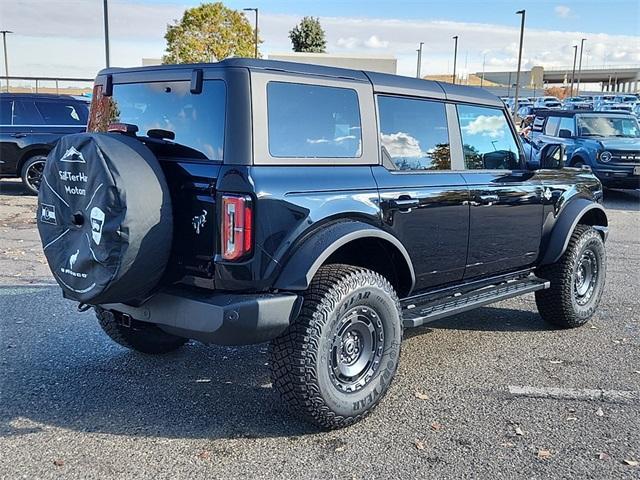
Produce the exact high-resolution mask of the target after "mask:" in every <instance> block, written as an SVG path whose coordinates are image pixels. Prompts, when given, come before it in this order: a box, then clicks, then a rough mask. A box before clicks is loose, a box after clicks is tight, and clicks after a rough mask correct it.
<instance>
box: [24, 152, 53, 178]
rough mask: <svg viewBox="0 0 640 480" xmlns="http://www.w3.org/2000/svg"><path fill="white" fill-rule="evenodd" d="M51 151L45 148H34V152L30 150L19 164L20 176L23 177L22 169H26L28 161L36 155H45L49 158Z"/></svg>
mask: <svg viewBox="0 0 640 480" xmlns="http://www.w3.org/2000/svg"><path fill="white" fill-rule="evenodd" d="M50 151H51V149H50V148H49V149H46V148H43V147H40V148H34V149H33V150H29V151H28V152H27V153H25V154H24V155H23V156H22V158H21V159H20V161H19V162H18V168H17V170H18V172H17V173H18V175H22V168H23V167H24V164H25V163H27V161H28V160H29V159H30V158H32V157H35V156H36V155H44V156H47V155H49V152H50Z"/></svg>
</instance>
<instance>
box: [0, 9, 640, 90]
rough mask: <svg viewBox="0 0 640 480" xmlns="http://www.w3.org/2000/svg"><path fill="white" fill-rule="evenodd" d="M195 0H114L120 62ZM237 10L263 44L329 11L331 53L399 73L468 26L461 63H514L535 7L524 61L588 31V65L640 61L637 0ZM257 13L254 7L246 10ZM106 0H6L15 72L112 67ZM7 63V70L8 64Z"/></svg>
mask: <svg viewBox="0 0 640 480" xmlns="http://www.w3.org/2000/svg"><path fill="white" fill-rule="evenodd" d="M200 3H201V2H200V1H196V0H109V5H110V27H111V28H110V38H111V46H112V48H111V58H112V65H115V66H136V65H140V64H141V61H142V58H160V57H161V56H162V54H163V52H164V47H165V43H164V38H163V37H164V33H165V31H166V27H167V24H169V23H172V22H173V21H174V20H175V19H177V18H179V17H181V15H182V13H183V12H184V10H185V9H186V8H189V7H192V6H196V5H199V4H200ZM224 3H225V4H226V5H227V6H229V7H231V8H236V9H242V8H243V7H258V8H259V9H260V35H261V38H262V39H263V44H262V45H261V53H262V54H263V56H268V55H269V54H270V53H281V52H287V51H290V50H291V44H290V41H289V39H288V32H289V30H290V29H291V28H292V27H293V26H294V25H295V24H296V23H297V22H298V21H299V20H300V18H301V17H302V16H305V15H312V16H317V17H320V21H321V23H322V25H323V27H324V29H325V31H326V36H327V50H328V52H329V53H337V54H349V55H373V56H393V57H395V58H397V59H398V73H400V74H404V75H413V74H415V62H416V48H417V45H418V43H419V42H421V41H422V42H424V44H425V45H424V54H423V63H422V65H423V74H446V73H450V72H451V70H452V58H451V52H452V40H451V37H452V36H453V35H459V36H460V40H459V52H458V53H459V57H458V58H459V60H458V72H478V71H480V70H481V68H482V65H483V63H484V64H485V67H486V70H488V71H491V70H494V71H496V70H512V69H515V66H516V63H517V52H518V36H519V19H520V17H519V16H517V15H515V11H516V10H518V9H520V8H525V9H526V10H527V21H526V30H525V42H524V55H523V65H524V68H530V67H531V66H534V65H542V66H545V67H547V68H561V67H562V68H564V67H565V66H567V65H570V64H571V62H572V60H573V47H572V46H573V45H575V44H576V43H579V42H580V39H581V38H587V39H588V40H587V42H586V43H585V58H584V64H585V67H589V66H607V67H610V66H613V65H620V66H622V65H640V37H639V32H638V28H639V26H638V25H639V23H640V21H639V19H640V2H639V1H638V0H633V1H630V0H600V1H594V0H582V1H577V0H558V1H551V0H526V1H524V0H523V1H519V0H510V1H507V0H494V1H488V0H486V1H460V0H448V1H442V0H435V1H416V0H388V1H380V0H368V1H365V0H351V1H348V0H342V1H338V0H322V1H320V0H315V1H311V0H296V1H284V0H227V1H225V2H224ZM247 16H248V18H249V20H250V21H251V22H253V13H251V12H249V13H248V14H247ZM102 28H103V26H102V0H0V29H8V30H13V31H14V32H15V33H14V34H12V35H10V36H9V37H8V38H7V42H8V44H9V49H8V50H9V63H10V73H11V74H13V75H25V76H27V75H33V76H36V75H39V76H71V77H86V78H91V77H93V76H94V75H95V73H96V72H97V71H98V70H99V69H100V68H102V67H103V66H104V43H103V30H102ZM0 72H2V73H4V68H3V66H2V67H0Z"/></svg>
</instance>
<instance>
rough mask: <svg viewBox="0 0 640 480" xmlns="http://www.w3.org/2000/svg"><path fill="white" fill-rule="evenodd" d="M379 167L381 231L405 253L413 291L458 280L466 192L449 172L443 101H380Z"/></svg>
mask: <svg viewBox="0 0 640 480" xmlns="http://www.w3.org/2000/svg"><path fill="white" fill-rule="evenodd" d="M377 100H378V112H379V119H380V140H381V145H382V147H381V148H382V156H383V165H382V166H378V167H374V168H373V173H374V176H375V179H376V182H377V183H378V188H379V192H380V203H381V207H382V212H383V227H384V228H385V229H387V230H389V231H390V232H391V233H392V234H393V235H395V236H396V237H397V238H398V239H399V240H400V241H401V242H402V244H403V245H404V246H405V247H406V249H407V251H408V252H409V256H410V257H411V260H412V262H413V266H414V269H415V273H416V285H415V288H414V292H419V291H421V290H425V289H428V288H430V287H434V286H439V285H443V284H447V283H451V282H455V281H459V280H462V277H463V275H464V270H465V260H466V256H467V240H468V234H469V206H468V205H467V202H468V199H469V197H468V189H467V186H466V184H465V181H464V178H463V176H462V174H461V173H460V172H453V171H451V156H450V143H449V132H448V126H447V116H446V113H445V111H446V108H445V104H444V103H443V102H439V101H433V100H423V99H416V98H404V97H395V96H386V95H384V96H383V95H380V96H378V99H377Z"/></svg>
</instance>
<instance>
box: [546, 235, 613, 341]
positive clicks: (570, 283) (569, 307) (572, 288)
mask: <svg viewBox="0 0 640 480" xmlns="http://www.w3.org/2000/svg"><path fill="white" fill-rule="evenodd" d="M606 267H607V264H606V253H605V249H604V242H603V241H602V237H601V236H600V234H599V233H598V232H597V231H596V230H595V229H594V228H593V227H590V226H589V225H578V226H577V227H576V229H575V230H574V231H573V234H572V235H571V239H570V240H569V245H568V246H567V250H566V251H565V253H564V254H563V255H562V257H560V259H559V260H558V261H557V262H556V263H554V264H553V265H548V266H545V267H543V268H541V269H539V271H538V276H540V277H542V278H546V279H548V280H550V281H551V287H550V288H549V289H547V290H539V291H537V292H536V305H537V306H538V311H539V312H540V315H541V316H542V318H544V319H545V320H546V321H548V322H551V323H553V324H555V325H559V326H561V327H565V328H574V327H579V326H582V325H584V324H585V323H587V322H588V321H589V319H590V318H591V317H592V316H593V314H594V313H595V311H596V308H597V307H598V304H599V303H600V298H601V297H602V291H603V289H604V284H605V277H606Z"/></svg>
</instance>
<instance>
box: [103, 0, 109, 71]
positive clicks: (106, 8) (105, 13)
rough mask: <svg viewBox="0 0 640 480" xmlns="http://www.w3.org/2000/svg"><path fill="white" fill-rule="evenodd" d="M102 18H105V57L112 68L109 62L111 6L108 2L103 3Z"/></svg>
mask: <svg viewBox="0 0 640 480" xmlns="http://www.w3.org/2000/svg"><path fill="white" fill-rule="evenodd" d="M102 12H103V13H102V16H103V17H104V57H105V62H106V64H107V68H109V67H110V66H111V62H110V61H109V6H108V5H107V0H103V2H102Z"/></svg>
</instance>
